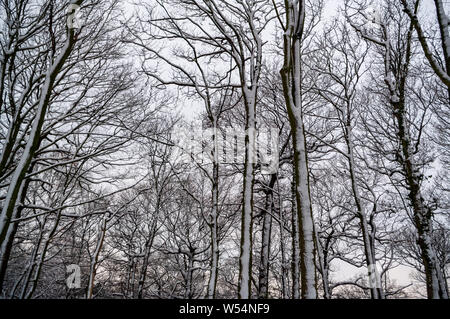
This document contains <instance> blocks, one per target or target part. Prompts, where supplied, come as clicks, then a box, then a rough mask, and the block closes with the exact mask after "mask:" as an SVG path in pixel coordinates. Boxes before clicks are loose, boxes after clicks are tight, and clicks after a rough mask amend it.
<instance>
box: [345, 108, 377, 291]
mask: <svg viewBox="0 0 450 319" xmlns="http://www.w3.org/2000/svg"><path fill="white" fill-rule="evenodd" d="M346 113H347V114H346V115H347V119H346V123H345V126H344V127H345V129H344V130H345V132H344V138H345V142H346V144H347V154H346V155H347V159H348V165H349V166H348V168H349V173H350V181H351V185H352V194H353V199H354V201H355V205H356V210H357V215H358V218H359V221H360V227H361V235H362V238H363V243H364V254H365V257H366V264H367V272H368V276H369V281H370V282H369V287H370V294H371V296H372V299H384V293H383V291H382V287H381V279H380V276H379V274H378V271H377V268H376V257H375V252H374V251H373V249H372V247H373V245H374V243H373V242H372V240H371V237H370V232H369V225H368V222H367V215H366V212H365V209H364V207H363V206H362V203H361V195H360V193H359V188H358V181H357V178H356V170H355V158H354V146H353V134H352V126H351V125H352V124H351V116H350V107H347V110H346Z"/></svg>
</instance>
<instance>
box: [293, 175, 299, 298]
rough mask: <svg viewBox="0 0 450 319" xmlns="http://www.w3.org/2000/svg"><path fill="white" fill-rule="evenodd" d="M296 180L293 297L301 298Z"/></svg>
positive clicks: (294, 193)
mask: <svg viewBox="0 0 450 319" xmlns="http://www.w3.org/2000/svg"><path fill="white" fill-rule="evenodd" d="M296 196H297V195H296V191H295V182H294V181H293V183H292V299H300V235H299V232H298V213H297V200H296Z"/></svg>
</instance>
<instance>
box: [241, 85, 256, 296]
mask: <svg viewBox="0 0 450 319" xmlns="http://www.w3.org/2000/svg"><path fill="white" fill-rule="evenodd" d="M256 92H257V87H256V86H255V87H252V88H251V89H249V88H247V87H246V88H244V100H245V105H246V125H245V129H246V133H247V134H246V135H245V163H244V193H243V194H244V198H243V208H242V218H241V247H240V256H239V279H238V296H239V299H250V297H251V281H252V280H251V269H252V218H253V184H254V177H255V176H254V174H255V163H256V132H255V127H256V119H255V115H256V114H255V113H256Z"/></svg>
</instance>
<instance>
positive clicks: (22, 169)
mask: <svg viewBox="0 0 450 319" xmlns="http://www.w3.org/2000/svg"><path fill="white" fill-rule="evenodd" d="M82 2H83V0H78V1H75V2H74V4H76V5H81V3H82ZM74 43H75V30H74V29H73V28H68V29H67V40H66V42H65V44H64V46H63V47H62V49H61V52H60V53H59V55H58V56H57V57H56V59H55V61H54V62H53V63H52V64H51V65H50V67H49V69H48V71H47V73H46V76H45V81H44V85H43V87H42V90H41V96H40V99H39V104H38V107H37V110H36V115H35V119H34V122H33V125H32V128H31V132H30V134H29V136H28V141H27V144H26V146H25V149H24V153H23V155H22V157H21V159H20V161H19V163H18V164H17V167H16V169H15V170H14V173H13V175H12V178H11V182H10V185H9V188H8V192H7V194H6V198H5V201H4V203H3V209H2V212H1V215H0V245H2V244H3V242H4V240H5V238H6V235H7V232H8V229H9V224H10V221H11V217H12V215H13V212H14V209H15V206H16V205H17V199H18V195H19V191H20V187H21V185H22V183H23V181H24V178H25V174H26V172H27V171H28V169H29V167H30V165H31V161H32V160H33V157H34V154H35V152H36V151H37V149H38V148H39V145H40V141H41V139H40V135H41V130H42V126H43V124H44V120H45V116H46V113H47V108H48V104H49V101H50V96H51V94H52V90H53V85H54V83H55V81H56V77H57V76H58V74H59V72H60V70H61V68H62V67H63V65H64V63H65V61H66V60H67V58H68V57H69V55H70V53H71V51H72V48H73V45H74Z"/></svg>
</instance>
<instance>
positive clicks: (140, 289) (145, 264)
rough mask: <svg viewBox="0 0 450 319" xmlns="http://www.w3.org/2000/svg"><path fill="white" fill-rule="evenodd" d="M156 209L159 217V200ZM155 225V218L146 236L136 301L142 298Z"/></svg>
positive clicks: (154, 234)
mask: <svg viewBox="0 0 450 319" xmlns="http://www.w3.org/2000/svg"><path fill="white" fill-rule="evenodd" d="M156 207H157V209H156V213H155V215H156V216H158V215H159V212H158V208H159V200H157V204H156ZM157 223H158V222H157V218H156V217H155V219H154V220H153V222H152V225H151V226H150V232H149V234H148V237H147V240H146V241H145V247H144V260H143V261H142V267H141V271H140V273H139V282H138V293H137V298H138V299H142V298H143V294H144V286H145V280H146V278H147V268H148V263H149V258H150V252H151V249H152V247H153V242H154V240H155V237H156V229H157Z"/></svg>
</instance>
